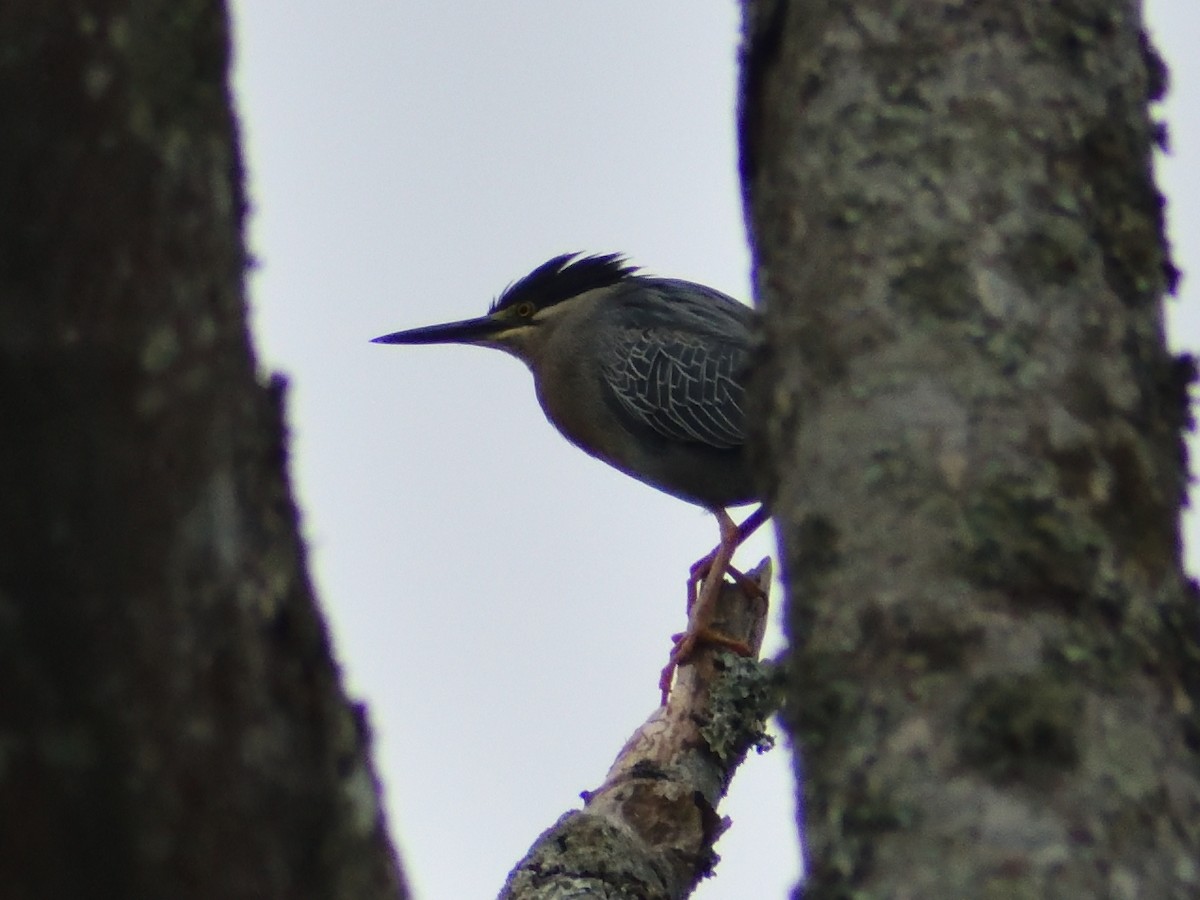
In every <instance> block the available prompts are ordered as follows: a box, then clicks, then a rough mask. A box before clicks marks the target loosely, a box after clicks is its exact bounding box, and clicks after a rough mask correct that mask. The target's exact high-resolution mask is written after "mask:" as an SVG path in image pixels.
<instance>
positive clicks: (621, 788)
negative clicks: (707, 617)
mask: <svg viewBox="0 0 1200 900" xmlns="http://www.w3.org/2000/svg"><path fill="white" fill-rule="evenodd" d="M748 574H749V575H750V577H751V578H753V579H754V580H755V581H756V582H757V583H758V585H759V586H760V589H761V590H762V591H763V596H762V597H752V596H747V595H746V593H745V592H744V591H743V590H742V588H740V587H738V586H735V585H733V584H732V583H726V584H725V585H724V586H723V589H722V593H721V595H720V597H719V598H718V605H717V618H716V619H715V622H714V625H715V626H716V628H717V629H718V630H719V631H720V632H721V633H723V634H725V635H727V636H729V637H731V638H734V639H735V640H738V641H742V642H744V643H745V644H746V645H747V646H749V647H750V649H751V650H752V651H753V654H754V656H755V657H757V654H758V651H759V648H760V647H761V645H762V638H763V632H764V630H765V629H766V621H767V605H766V599H765V598H766V593H765V592H766V591H767V590H768V589H769V587H770V583H771V567H770V564H769V562H767V561H764V562H763V563H762V564H761V565H760V566H759V567H758V569H757V570H755V571H754V572H751V573H748ZM777 700H778V690H777V684H776V679H775V677H774V675H773V674H772V673H771V672H770V670H768V669H765V668H764V667H762V666H760V665H758V663H757V662H755V660H754V659H744V658H740V657H737V656H735V655H734V654H732V653H730V652H729V651H727V650H724V649H723V648H721V647H719V646H714V645H712V644H703V643H702V644H700V645H699V646H698V648H697V650H696V652H695V654H694V655H693V656H692V657H691V658H690V659H689V661H688V662H686V663H684V664H683V665H682V666H680V668H679V670H678V671H677V673H676V679H675V685H674V687H673V688H672V690H671V695H670V699H669V700H668V701H667V703H666V705H664V706H662V707H661V708H659V709H656V710H655V711H654V712H653V713H652V714H651V715H650V717H649V718H648V719H647V720H646V721H645V723H644V724H642V725H641V726H640V727H639V728H638V730H637V731H636V732H635V733H634V735H633V737H631V738H630V739H629V740H628V741H627V742H626V743H625V746H624V747H623V748H622V749H621V752H620V753H619V754H618V755H617V759H616V761H615V762H614V763H613V765H612V767H611V768H610V769H609V772H608V775H606V776H605V778H604V782H603V784H601V785H600V787H598V788H596V790H594V791H587V792H585V793H584V795H583V797H584V806H583V809H579V810H572V811H570V812H568V813H565V814H564V815H563V816H562V817H561V818H560V819H559V820H558V821H557V822H555V823H554V824H553V825H552V826H550V828H548V829H546V831H545V832H543V833H542V834H541V835H540V836H539V837H538V839H537V840H536V841H535V842H534V845H533V846H532V847H531V848H530V849H529V853H528V854H526V856H525V858H524V859H522V860H521V861H520V862H519V863H517V865H516V867H515V868H514V869H513V870H512V872H511V873H509V876H508V880H507V881H506V882H505V885H504V888H503V890H502V891H501V892H500V900H570V898H582V897H596V898H601V897H609V898H614V900H616V898H627V897H637V898H639V900H682V898H684V897H687V896H689V895H690V894H691V893H692V890H693V889H694V888H695V887H696V885H697V884H698V883H699V881H700V880H701V879H702V878H706V877H708V876H709V875H711V874H712V873H713V866H714V865H715V864H716V861H717V856H716V854H715V853H714V851H713V845H714V844H715V843H716V841H717V839H718V838H719V837H720V836H721V834H722V833H723V832H724V831H725V830H726V829H727V828H728V827H729V823H728V822H727V821H726V820H723V819H722V818H721V817H720V816H719V815H718V812H717V807H718V804H719V803H720V801H721V798H722V797H724V796H725V791H726V789H727V788H728V786H729V782H730V780H731V779H732V778H733V774H734V772H735V771H736V770H737V768H738V766H740V765H741V764H742V761H743V760H744V759H745V757H746V753H747V752H748V751H749V750H750V748H751V747H753V746H754V745H755V744H756V743H759V742H761V741H763V740H764V732H763V728H764V720H765V718H766V717H767V716H769V715H770V714H771V713H772V712H773V711H774V710H775V708H776V706H777Z"/></svg>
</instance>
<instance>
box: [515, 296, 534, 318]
mask: <svg viewBox="0 0 1200 900" xmlns="http://www.w3.org/2000/svg"><path fill="white" fill-rule="evenodd" d="M513 312H515V313H516V314H517V315H518V316H519V317H520V318H522V319H528V318H529V317H530V316H532V315H533V312H534V307H533V304H532V303H530V302H529V301H528V300H526V301H525V302H524V303H518V304H517V305H516V306H514V307H513Z"/></svg>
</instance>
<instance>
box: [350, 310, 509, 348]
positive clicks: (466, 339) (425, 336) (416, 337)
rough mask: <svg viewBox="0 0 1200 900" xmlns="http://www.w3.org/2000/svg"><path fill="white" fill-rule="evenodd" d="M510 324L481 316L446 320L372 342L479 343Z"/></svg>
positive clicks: (387, 335) (386, 335)
mask: <svg viewBox="0 0 1200 900" xmlns="http://www.w3.org/2000/svg"><path fill="white" fill-rule="evenodd" d="M508 327H509V326H508V325H507V324H506V323H504V322H500V321H497V320H496V319H493V318H492V317H491V316H480V317H479V318H478V319H463V320H462V321H461V322H446V323H445V324H443V325H426V326H425V327H424V328H410V329H408V330H407V331H396V332H393V333H392V334H385V335H383V336H381V337H377V338H372V339H371V343H372V344H479V343H483V342H484V341H487V340H489V339H490V338H493V337H495V336H496V335H497V334H499V333H500V332H502V331H505V330H506V329H507V328H508Z"/></svg>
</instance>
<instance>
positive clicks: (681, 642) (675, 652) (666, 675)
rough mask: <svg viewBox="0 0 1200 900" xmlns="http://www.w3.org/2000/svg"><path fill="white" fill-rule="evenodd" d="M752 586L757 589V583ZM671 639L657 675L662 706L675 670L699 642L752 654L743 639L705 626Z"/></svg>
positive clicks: (689, 656) (688, 658)
mask: <svg viewBox="0 0 1200 900" xmlns="http://www.w3.org/2000/svg"><path fill="white" fill-rule="evenodd" d="M754 587H755V589H756V590H758V585H755V586H754ZM758 593H759V594H762V591H761V590H758ZM671 641H672V642H673V643H674V645H675V646H674V647H672V648H671V655H670V657H669V658H668V659H667V664H666V665H665V666H664V667H663V670H662V674H661V675H659V677H658V689H659V690H660V691H661V692H662V702H663V705H664V706H665V705H666V703H667V697H668V696H670V693H671V682H672V681H673V680H674V678H675V670H676V669H678V668H679V667H680V666H681V665H683V664H684V663H686V662H687V661H688V660H690V659H691V658H692V654H693V653H695V652H696V649H697V647H698V646H699V645H700V644H708V645H710V646H715V647H721V648H722V649H725V650H730V651H732V652H734V653H736V654H738V656H753V655H754V651H753V650H751V649H750V645H749V644H747V643H746V642H745V641H743V640H740V639H738V638H735V637H731V636H730V635H728V634H725V633H724V632H721V631H717V630H716V629H715V628H709V627H705V628H701V629H699V630H697V631H690V630H689V631H681V632H680V633H679V634H673V635H671Z"/></svg>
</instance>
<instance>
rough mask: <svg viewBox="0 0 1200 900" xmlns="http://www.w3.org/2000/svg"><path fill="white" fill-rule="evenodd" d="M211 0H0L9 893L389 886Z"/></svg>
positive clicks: (5, 871)
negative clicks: (272, 332)
mask: <svg viewBox="0 0 1200 900" xmlns="http://www.w3.org/2000/svg"><path fill="white" fill-rule="evenodd" d="M228 66H229V35H228V23H227V20H226V13H225V10H224V7H223V5H222V4H221V3H220V2H214V0H192V2H188V0H184V2H174V0H158V2H151V0H145V2H139V3H129V2H122V0H88V2H86V3H82V4H80V3H76V4H62V3H45V2H43V0H5V2H4V3H0V135H2V136H3V137H2V139H0V421H2V422H3V423H4V440H3V441H2V442H0V498H2V503H3V509H4V515H3V516H0V685H3V688H2V691H0V885H3V889H2V890H0V893H2V894H3V896H4V897H5V898H14V900H22V898H36V900H47V898H57V897H63V898H82V897H88V898H108V897H120V898H133V897H147V898H165V897H170V898H176V900H178V898H189V897H195V898H216V897H220V898H242V897H244V898H265V897H280V898H283V897H286V898H333V897H345V898H374V897H379V898H382V897H389V898H394V897H398V896H399V897H402V896H405V891H404V889H403V885H402V880H401V876H400V872H399V867H398V865H397V862H396V860H395V857H394V854H393V852H392V850H391V847H390V845H389V843H388V840H387V838H386V835H385V832H384V828H383V815H382V812H381V804H380V800H379V790H378V785H377V783H376V780H375V776H374V773H373V770H372V768H371V764H370V761H369V759H368V757H367V744H368V736H367V730H366V726H365V722H364V717H363V714H362V712H361V710H358V709H356V708H355V707H354V706H353V705H352V704H350V703H349V702H348V701H347V699H346V697H345V695H344V694H343V693H342V690H341V688H340V686H339V683H338V671H337V667H336V665H335V663H334V662H333V660H332V658H331V655H330V648H329V644H328V639H327V635H326V629H325V624H324V622H323V621H322V619H321V617H320V615H319V614H318V612H317V610H316V608H315V605H314V601H313V596H312V589H311V585H310V584H309V581H308V578H307V576H306V574H305V560H304V550H303V547H302V545H301V542H300V540H299V537H298V534H297V526H296V513H295V509H294V507H293V505H292V500H291V497H290V493H289V487H288V483H287V476H286V453H285V450H284V446H283V426H282V417H281V412H280V406H281V401H282V393H283V390H282V384H281V383H280V382H279V381H274V382H271V383H270V384H264V383H262V382H260V380H259V377H258V374H257V373H256V370H255V362H254V359H253V356H252V353H251V349H250V346H249V341H248V337H247V332H246V309H245V300H244V294H243V281H242V276H243V271H244V269H245V267H246V257H245V251H244V249H243V243H242V227H243V216H244V211H245V199H244V197H243V193H242V190H243V188H242V169H241V159H240V155H239V149H238V146H237V140H236V134H235V129H234V122H233V118H232V112H231V106H230V96H229V89H228V84H227V76H228Z"/></svg>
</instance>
